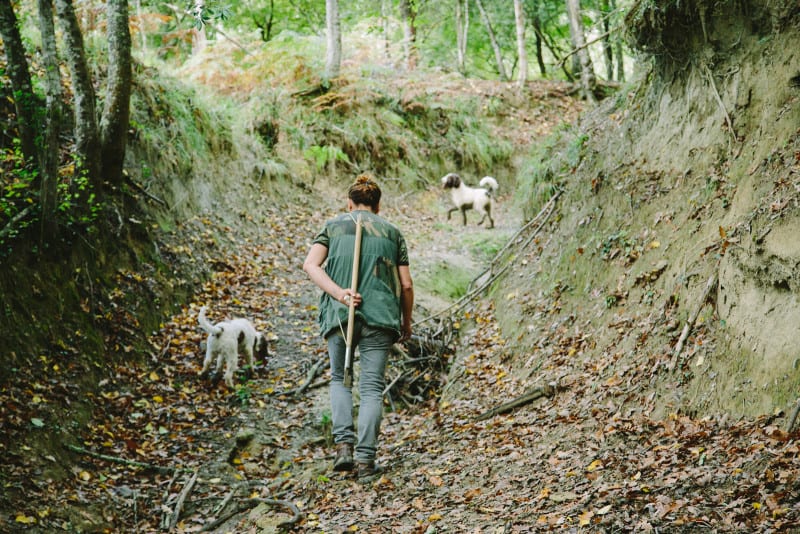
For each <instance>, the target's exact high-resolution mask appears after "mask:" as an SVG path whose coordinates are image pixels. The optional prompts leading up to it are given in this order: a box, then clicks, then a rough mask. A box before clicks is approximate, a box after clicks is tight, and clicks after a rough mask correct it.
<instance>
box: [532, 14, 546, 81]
mask: <svg viewBox="0 0 800 534" xmlns="http://www.w3.org/2000/svg"><path fill="white" fill-rule="evenodd" d="M531 24H532V26H533V33H534V34H535V35H536V62H537V63H538V64H539V73H540V74H541V75H542V76H545V77H546V76H547V67H545V65H544V54H543V53H542V42H543V41H544V39H543V38H542V20H541V19H540V18H539V15H536V16H535V17H533V21H531Z"/></svg>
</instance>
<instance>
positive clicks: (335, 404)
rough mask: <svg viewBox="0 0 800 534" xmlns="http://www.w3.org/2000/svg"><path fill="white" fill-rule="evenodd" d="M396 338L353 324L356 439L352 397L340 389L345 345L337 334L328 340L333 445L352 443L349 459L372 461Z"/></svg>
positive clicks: (376, 445)
mask: <svg viewBox="0 0 800 534" xmlns="http://www.w3.org/2000/svg"><path fill="white" fill-rule="evenodd" d="M396 338H397V334H396V333H395V332H392V331H390V330H385V329H382V328H373V327H370V326H363V325H360V324H356V325H355V327H354V329H353V346H352V347H351V353H350V354H351V357H353V356H354V353H355V348H356V347H358V352H359V356H360V369H359V374H358V377H357V378H358V393H359V396H360V398H361V400H360V402H359V406H358V435H357V436H356V432H355V428H354V426H353V393H352V390H351V388H347V387H345V386H344V358H345V352H346V350H347V344H346V342H345V339H344V337H342V335H341V334H340V333H338V332H337V333H334V334H331V335H330V336H328V338H327V341H328V356H329V357H330V362H331V387H330V396H331V419H332V423H333V441H334V443H353V444H355V451H354V454H353V458H354V459H355V460H356V461H360V462H365V461H371V460H375V454H376V452H377V448H378V433H379V432H380V429H381V419H382V418H383V388H384V387H385V383H386V380H385V372H386V360H387V357H388V354H389V349H390V348H391V346H392V344H393V343H394V341H395V339H396Z"/></svg>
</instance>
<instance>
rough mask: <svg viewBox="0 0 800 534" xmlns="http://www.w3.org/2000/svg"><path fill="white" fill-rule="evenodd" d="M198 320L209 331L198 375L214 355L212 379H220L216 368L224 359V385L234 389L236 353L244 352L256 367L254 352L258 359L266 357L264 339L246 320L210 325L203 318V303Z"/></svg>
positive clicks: (209, 363) (201, 326)
mask: <svg viewBox="0 0 800 534" xmlns="http://www.w3.org/2000/svg"><path fill="white" fill-rule="evenodd" d="M197 320H198V322H199V323H200V328H202V329H203V330H205V331H206V333H207V334H208V340H207V341H206V357H205V360H203V369H202V371H200V376H206V375H208V371H209V369H210V368H211V360H213V359H214V358H215V357H216V359H217V363H216V367H215V369H214V376H215V378H216V379H215V381H216V380H219V371H220V369H221V367H222V361H223V360H225V374H224V376H223V378H224V379H225V384H226V385H227V386H228V387H229V388H231V389H233V374H234V373H235V372H236V369H237V368H238V360H239V354H244V355H246V357H247V363H249V364H250V370H252V369H253V367H254V366H255V357H254V356H255V355H258V357H259V358H266V357H267V356H269V351H268V349H267V340H266V339H265V338H264V336H262V335H261V334H260V333H258V332H257V331H256V329H255V328H254V327H253V325H252V324H251V323H250V321H248V320H247V319H233V320H231V321H222V322H219V323H217V324H211V323H210V322H209V321H208V319H206V307H205V306H203V307H202V308H200V314H199V315H198V316H197Z"/></svg>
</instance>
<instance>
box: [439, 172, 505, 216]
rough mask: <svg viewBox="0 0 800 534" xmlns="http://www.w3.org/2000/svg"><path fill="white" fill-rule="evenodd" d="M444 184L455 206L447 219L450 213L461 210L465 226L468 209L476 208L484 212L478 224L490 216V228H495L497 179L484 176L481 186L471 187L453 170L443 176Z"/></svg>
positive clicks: (449, 212)
mask: <svg viewBox="0 0 800 534" xmlns="http://www.w3.org/2000/svg"><path fill="white" fill-rule="evenodd" d="M442 186H443V187H444V188H445V189H450V195H451V197H452V199H453V204H455V206H454V207H453V208H450V210H449V211H448V212H447V220H448V221H449V220H450V215H452V213H453V212H454V211H458V210H461V216H462V217H463V219H464V226H466V225H467V210H468V209H474V210H475V211H477V212H478V213H481V214H483V216H482V217H481V220H480V222H479V223H478V224H483V221H484V220H485V219H486V218H487V217H488V218H489V228H494V219H492V206H493V202H494V201H493V199H492V196H493V195H494V192H495V191H497V180H495V179H494V178H492V177H491V176H484V177H483V178H481V181H480V186H481V187H480V188H476V187H469V186H468V185H466V184H465V183H464V182H463V180H461V176H459V175H458V174H456V173H454V172H451V173H449V174H447V175H445V176H443V177H442Z"/></svg>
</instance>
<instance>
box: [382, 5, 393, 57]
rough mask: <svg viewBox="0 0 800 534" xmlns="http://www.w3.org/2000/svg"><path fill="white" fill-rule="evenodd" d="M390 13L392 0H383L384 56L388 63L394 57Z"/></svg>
mask: <svg viewBox="0 0 800 534" xmlns="http://www.w3.org/2000/svg"><path fill="white" fill-rule="evenodd" d="M389 13H391V1H390V0H381V29H382V31H383V58H384V59H385V60H386V62H387V63H388V62H389V61H390V60H391V59H392V55H391V53H390V51H389V44H390V41H389Z"/></svg>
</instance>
